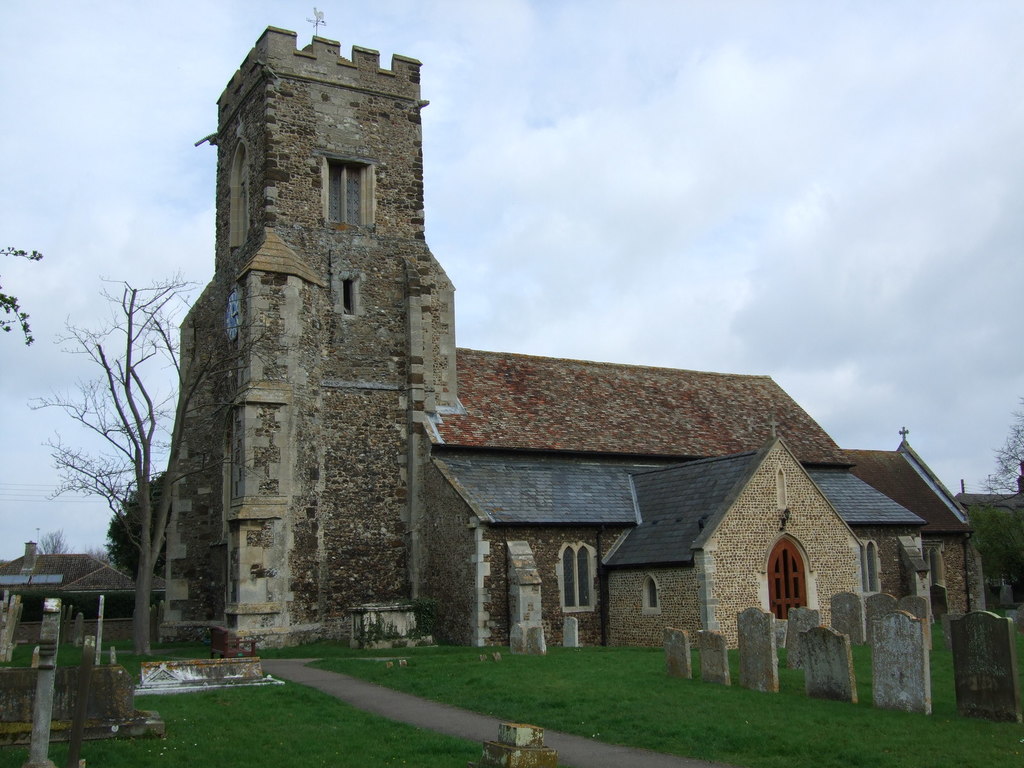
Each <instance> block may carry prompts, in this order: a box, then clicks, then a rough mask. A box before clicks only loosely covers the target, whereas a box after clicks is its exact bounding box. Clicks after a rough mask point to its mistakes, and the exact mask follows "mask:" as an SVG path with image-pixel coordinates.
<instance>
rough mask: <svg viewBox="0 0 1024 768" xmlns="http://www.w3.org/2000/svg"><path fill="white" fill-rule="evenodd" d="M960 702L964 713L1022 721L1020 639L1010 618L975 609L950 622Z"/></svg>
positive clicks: (954, 672) (990, 718) (993, 718)
mask: <svg viewBox="0 0 1024 768" xmlns="http://www.w3.org/2000/svg"><path fill="white" fill-rule="evenodd" d="M949 628H950V633H951V634H952V636H953V682H954V685H955V687H956V706H957V710H959V712H960V714H961V715H963V716H964V717H981V718H985V719H987V720H1001V721H1009V722H1017V723H1019V722H1021V707H1020V678H1019V677H1018V673H1017V643H1016V638H1015V637H1014V632H1013V622H1012V621H1010V619H1006V618H1003V617H1001V616H996V615H995V614H994V613H989V612H988V611H972V612H971V613H968V614H966V615H965V616H964V617H963V618H962V619H954V620H953V621H951V622H950V627H949Z"/></svg>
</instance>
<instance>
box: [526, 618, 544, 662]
mask: <svg viewBox="0 0 1024 768" xmlns="http://www.w3.org/2000/svg"><path fill="white" fill-rule="evenodd" d="M547 652H548V644H547V641H546V640H545V639H544V627H542V626H540V625H539V624H534V625H532V626H529V627H527V628H526V654H527V655H529V656H546V655H547Z"/></svg>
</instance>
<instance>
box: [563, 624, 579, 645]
mask: <svg viewBox="0 0 1024 768" xmlns="http://www.w3.org/2000/svg"><path fill="white" fill-rule="evenodd" d="M562 646H563V647H564V648H579V647H580V624H579V621H578V620H577V619H576V617H575V616H566V617H565V621H563V622H562Z"/></svg>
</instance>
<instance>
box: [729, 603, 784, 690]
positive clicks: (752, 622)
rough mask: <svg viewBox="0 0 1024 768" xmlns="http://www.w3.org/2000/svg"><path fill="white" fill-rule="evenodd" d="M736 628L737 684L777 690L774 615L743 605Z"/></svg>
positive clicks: (745, 686)
mask: <svg viewBox="0 0 1024 768" xmlns="http://www.w3.org/2000/svg"><path fill="white" fill-rule="evenodd" d="M736 625H737V629H738V631H739V649H740V685H741V686H743V687H744V688H750V689H751V690H754V691H762V692H764V693H777V692H778V690H779V656H778V653H777V652H776V647H775V617H774V616H773V615H772V614H770V613H767V612H766V611H762V610H761V609H760V608H747V609H746V610H745V611H743V612H741V613H740V614H739V615H738V616H737V617H736Z"/></svg>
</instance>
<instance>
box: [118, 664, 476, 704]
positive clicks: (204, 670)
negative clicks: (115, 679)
mask: <svg viewBox="0 0 1024 768" xmlns="http://www.w3.org/2000/svg"><path fill="white" fill-rule="evenodd" d="M481 658H483V657H481ZM139 678H140V682H139V684H138V685H137V686H136V687H135V693H136V695H143V694H164V693H190V692H193V691H209V690H213V689H216V688H237V687H245V686H263V685H284V682H283V681H281V680H277V679H275V678H273V677H271V676H270V675H264V674H263V662H262V661H261V660H260V659H259V657H253V656H246V657H242V658H234V659H177V660H173V661H144V662H142V666H141V670H140V673H139Z"/></svg>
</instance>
